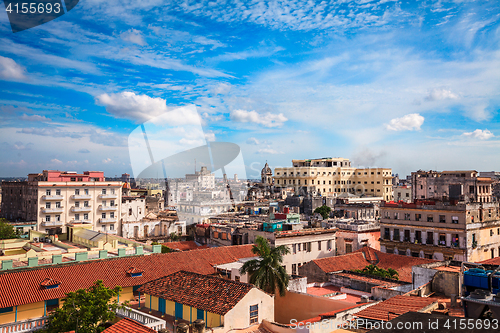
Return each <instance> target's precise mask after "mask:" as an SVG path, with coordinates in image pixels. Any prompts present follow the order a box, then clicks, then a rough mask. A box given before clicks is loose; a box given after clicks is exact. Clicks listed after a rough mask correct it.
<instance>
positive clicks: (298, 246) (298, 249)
mask: <svg viewBox="0 0 500 333" xmlns="http://www.w3.org/2000/svg"><path fill="white" fill-rule="evenodd" d="M297 251H299V252H300V244H297Z"/></svg>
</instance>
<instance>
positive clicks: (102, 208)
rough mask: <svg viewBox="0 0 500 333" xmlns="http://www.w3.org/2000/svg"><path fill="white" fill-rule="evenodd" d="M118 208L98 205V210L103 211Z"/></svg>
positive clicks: (112, 210) (111, 210)
mask: <svg viewBox="0 0 500 333" xmlns="http://www.w3.org/2000/svg"><path fill="white" fill-rule="evenodd" d="M117 208H118V206H116V205H115V206H103V205H99V210H100V211H103V212H114V211H115V210H116V209H117Z"/></svg>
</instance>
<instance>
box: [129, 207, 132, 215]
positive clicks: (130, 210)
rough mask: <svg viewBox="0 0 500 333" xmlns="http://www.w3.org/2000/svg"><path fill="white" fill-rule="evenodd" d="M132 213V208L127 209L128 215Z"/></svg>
mask: <svg viewBox="0 0 500 333" xmlns="http://www.w3.org/2000/svg"><path fill="white" fill-rule="evenodd" d="M130 215H132V208H129V209H128V216H130Z"/></svg>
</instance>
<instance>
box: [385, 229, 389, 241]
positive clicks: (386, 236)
mask: <svg viewBox="0 0 500 333" xmlns="http://www.w3.org/2000/svg"><path fill="white" fill-rule="evenodd" d="M389 238H390V231H389V228H385V229H384V239H389Z"/></svg>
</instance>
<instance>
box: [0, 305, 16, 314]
mask: <svg viewBox="0 0 500 333" xmlns="http://www.w3.org/2000/svg"><path fill="white" fill-rule="evenodd" d="M12 311H14V307H12V306H11V307H8V308H0V313H7V312H12Z"/></svg>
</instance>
